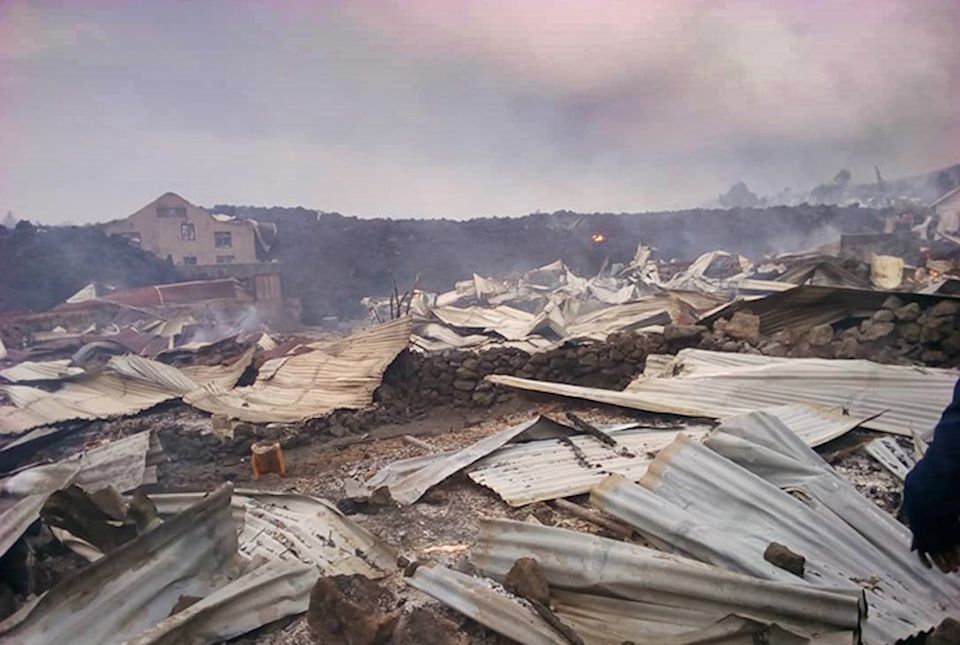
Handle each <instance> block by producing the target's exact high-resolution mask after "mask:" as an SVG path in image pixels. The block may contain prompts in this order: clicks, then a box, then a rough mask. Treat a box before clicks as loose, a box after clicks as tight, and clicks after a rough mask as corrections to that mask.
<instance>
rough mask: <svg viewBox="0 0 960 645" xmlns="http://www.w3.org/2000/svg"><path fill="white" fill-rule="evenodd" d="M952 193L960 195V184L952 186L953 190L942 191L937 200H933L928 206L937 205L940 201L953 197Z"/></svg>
mask: <svg viewBox="0 0 960 645" xmlns="http://www.w3.org/2000/svg"><path fill="white" fill-rule="evenodd" d="M954 195H960V186H957V187H956V188H954V189H953V190H951V191H948V192H946V193H944V194H943V195H942V196H941V197H940V199H938V200H937V201H935V202H933V203H932V204H930V206H931V207H933V206H937V205H939V204H940V203H942V202H945V201H947V200H948V199H950V198H951V197H953V196H954Z"/></svg>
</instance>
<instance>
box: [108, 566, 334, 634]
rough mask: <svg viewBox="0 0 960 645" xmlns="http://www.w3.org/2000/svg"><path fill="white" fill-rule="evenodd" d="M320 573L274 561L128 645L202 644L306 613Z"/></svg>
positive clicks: (167, 620) (160, 623) (172, 617)
mask: <svg viewBox="0 0 960 645" xmlns="http://www.w3.org/2000/svg"><path fill="white" fill-rule="evenodd" d="M316 581H317V571H316V569H314V568H313V567H311V566H308V565H305V564H301V563H299V562H288V561H271V562H267V563H266V564H263V565H261V566H259V567H257V568H256V569H254V570H253V571H251V572H249V573H246V574H244V575H242V576H241V577H239V578H237V579H236V580H233V581H231V582H229V583H227V584H226V585H224V586H223V587H221V588H219V589H217V590H215V591H214V592H212V593H211V594H210V595H208V596H206V597H205V598H202V599H200V600H198V601H197V602H195V603H193V604H192V605H190V606H189V607H187V608H186V609H182V610H180V611H178V612H177V613H175V614H173V615H172V616H169V617H168V618H165V619H164V620H161V621H160V622H159V623H157V624H156V625H154V626H153V627H150V628H149V629H147V630H146V631H143V632H141V633H139V634H137V635H136V636H135V637H133V638H131V639H129V640H127V641H124V645H181V644H183V643H190V644H191V645H202V644H205V643H219V642H223V641H228V640H231V639H233V638H236V637H237V636H241V635H243V634H246V633H247V632H251V631H253V630H255V629H258V628H259V627H262V626H263V625H265V624H267V623H271V622H273V621H275V620H279V619H281V618H283V617H285V616H293V615H296V614H300V613H303V612H305V611H306V610H307V607H308V606H309V598H310V590H311V589H313V586H314V584H315V583H316Z"/></svg>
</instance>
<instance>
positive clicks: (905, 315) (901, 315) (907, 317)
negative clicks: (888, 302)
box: [893, 302, 920, 322]
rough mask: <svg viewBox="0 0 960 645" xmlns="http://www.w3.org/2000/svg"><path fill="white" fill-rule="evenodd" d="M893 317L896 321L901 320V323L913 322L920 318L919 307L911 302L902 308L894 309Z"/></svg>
mask: <svg viewBox="0 0 960 645" xmlns="http://www.w3.org/2000/svg"><path fill="white" fill-rule="evenodd" d="M893 315H894V316H895V317H896V319H897V320H901V321H903V322H913V321H914V320H916V319H917V318H919V317H920V305H918V304H917V303H915V302H911V303H910V304H907V305H904V306H902V307H897V308H896V309H894V311H893Z"/></svg>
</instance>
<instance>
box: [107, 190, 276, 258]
mask: <svg viewBox="0 0 960 645" xmlns="http://www.w3.org/2000/svg"><path fill="white" fill-rule="evenodd" d="M158 209H180V210H178V211H176V214H167V215H162V216H161V215H158ZM181 224H193V227H194V230H195V232H196V237H195V239H193V240H184V239H182V236H181ZM103 229H104V231H105V232H106V233H108V234H119V235H131V234H139V236H140V246H141V247H142V248H144V249H146V250H147V251H150V252H152V253H154V254H156V255H158V256H160V257H161V258H166V257H168V256H169V257H171V258H172V259H173V263H174V264H178V265H183V264H184V258H196V264H198V265H211V264H217V258H218V256H223V257H226V256H232V257H233V259H232V261H231V263H233V264H244V263H254V262H256V261H257V250H256V240H255V233H254V230H253V224H251V223H250V222H248V221H245V220H235V221H231V222H220V221H218V220H216V219H215V218H214V217H212V216H211V215H210V213H208V212H207V211H205V210H203V209H202V208H199V207H198V206H194V205H193V204H191V203H190V202H188V201H187V200H185V199H183V198H182V197H180V196H179V195H175V194H173V193H167V194H166V195H163V196H162V197H160V198H159V199H157V200H155V201H153V202H151V203H150V204H148V205H146V206H144V207H143V208H141V209H140V210H138V211H137V212H136V213H134V214H133V215H131V216H130V217H127V218H126V219H123V220H118V221H116V222H110V223H108V224H105V225H104V226H103ZM218 232H223V233H226V232H229V233H230V237H231V246H230V247H229V248H217V247H216V244H215V237H216V236H215V234H216V233H218Z"/></svg>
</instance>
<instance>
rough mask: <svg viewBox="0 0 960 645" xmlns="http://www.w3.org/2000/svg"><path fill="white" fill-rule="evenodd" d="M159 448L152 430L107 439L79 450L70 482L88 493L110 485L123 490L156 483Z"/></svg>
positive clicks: (122, 491) (160, 455) (159, 456)
mask: <svg viewBox="0 0 960 645" xmlns="http://www.w3.org/2000/svg"><path fill="white" fill-rule="evenodd" d="M162 459H163V447H162V446H161V445H160V440H159V439H157V435H156V433H155V432H153V431H152V430H147V431H145V432H138V433H137V434H134V435H130V436H129V437H126V438H124V439H117V440H116V441H110V442H107V443H105V444H102V445H100V446H97V447H95V448H90V449H89V450H86V451H84V452H83V454H82V455H81V458H80V463H81V468H80V472H79V473H78V474H77V478H76V479H75V480H74V482H73V483H74V484H76V485H77V486H80V487H81V488H84V489H85V490H87V491H89V492H91V493H92V492H95V491H97V490H100V489H101V488H106V487H108V486H109V487H111V488H113V489H114V490H116V491H117V492H118V493H125V492H127V491H130V490H133V489H135V488H138V487H140V486H143V485H145V484H156V483H157V466H158V465H159V464H160V462H161V460H162Z"/></svg>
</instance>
